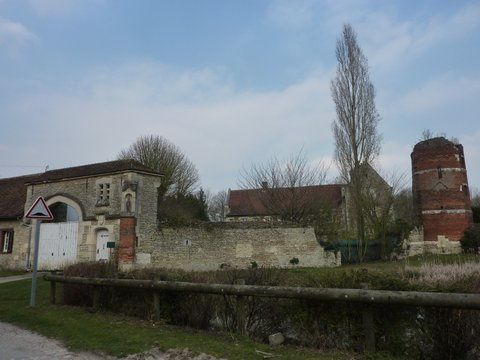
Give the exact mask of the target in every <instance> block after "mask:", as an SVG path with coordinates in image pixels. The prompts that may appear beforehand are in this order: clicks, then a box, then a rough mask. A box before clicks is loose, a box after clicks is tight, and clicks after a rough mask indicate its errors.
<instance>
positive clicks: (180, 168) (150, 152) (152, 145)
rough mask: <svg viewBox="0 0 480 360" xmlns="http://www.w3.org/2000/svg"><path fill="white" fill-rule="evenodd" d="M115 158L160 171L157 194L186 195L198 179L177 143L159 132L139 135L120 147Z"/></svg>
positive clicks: (195, 170)
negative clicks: (133, 161) (134, 139)
mask: <svg viewBox="0 0 480 360" xmlns="http://www.w3.org/2000/svg"><path fill="white" fill-rule="evenodd" d="M117 158H118V159H134V160H137V161H139V162H141V163H142V164H143V165H145V166H147V167H149V168H150V169H152V170H155V171H158V172H159V173H161V174H163V178H162V183H161V185H160V189H159V193H160V196H164V195H165V194H181V195H186V194H188V193H191V192H192V191H193V190H195V188H196V186H197V185H198V182H199V175H198V170H197V168H196V167H195V165H194V164H193V163H192V162H191V161H190V160H189V159H188V158H187V157H186V155H185V154H184V153H183V151H182V150H181V149H180V148H179V147H178V146H176V145H175V144H173V143H171V142H170V141H168V140H167V139H165V138H164V137H162V136H158V135H146V136H141V137H139V138H138V139H137V140H136V141H135V142H134V143H133V144H132V145H130V146H129V147H128V148H126V149H124V150H122V151H121V152H120V153H119V154H118V156H117Z"/></svg>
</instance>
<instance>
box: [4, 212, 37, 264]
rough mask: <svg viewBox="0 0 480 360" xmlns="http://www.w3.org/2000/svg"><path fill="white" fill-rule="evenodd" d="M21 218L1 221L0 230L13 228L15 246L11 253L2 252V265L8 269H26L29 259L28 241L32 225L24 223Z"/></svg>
mask: <svg viewBox="0 0 480 360" xmlns="http://www.w3.org/2000/svg"><path fill="white" fill-rule="evenodd" d="M22 224H23V222H22V221H21V220H17V221H15V220H14V221H0V230H10V229H13V231H14V235H13V247H12V252H11V253H10V254H3V253H0V267H4V268H8V269H25V268H26V267H27V260H28V253H29V249H28V241H25V239H28V238H29V235H30V227H26V226H23V225H22Z"/></svg>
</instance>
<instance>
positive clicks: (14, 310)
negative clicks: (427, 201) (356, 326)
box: [0, 255, 479, 359]
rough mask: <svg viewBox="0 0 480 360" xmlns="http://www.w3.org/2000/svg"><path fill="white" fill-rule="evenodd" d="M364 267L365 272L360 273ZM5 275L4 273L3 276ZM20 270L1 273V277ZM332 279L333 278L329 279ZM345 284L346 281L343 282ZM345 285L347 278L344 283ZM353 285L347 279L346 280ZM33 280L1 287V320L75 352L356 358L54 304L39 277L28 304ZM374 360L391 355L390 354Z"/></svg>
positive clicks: (391, 267) (332, 272) (298, 273)
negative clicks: (160, 351)
mask: <svg viewBox="0 0 480 360" xmlns="http://www.w3.org/2000/svg"><path fill="white" fill-rule="evenodd" d="M478 259H479V257H478V256H475V255H471V256H470V255H441V256H438V255H437V256H433V255H429V256H421V257H414V258H410V259H408V260H404V261H397V262H373V263H366V264H358V265H344V266H341V267H337V268H294V269H288V270H282V271H285V273H286V275H287V276H285V280H286V285H299V284H302V280H305V279H306V278H311V279H314V280H318V281H319V283H320V282H325V284H336V280H335V279H336V278H338V279H349V278H351V277H352V276H357V275H355V274H358V273H362V272H363V269H366V271H367V272H368V273H372V274H373V273H379V274H383V275H387V274H392V275H394V276H391V277H392V278H396V276H395V274H396V273H398V272H401V271H402V270H403V268H404V267H405V266H420V265H422V264H425V263H463V262H466V261H479V260H478ZM359 270H360V271H359ZM3 274H5V275H3ZM7 274H8V275H13V274H18V272H10V273H7V272H5V271H2V272H0V276H2V275H3V276H7ZM327 280H328V281H327ZM340 283H341V282H340ZM344 283H345V282H344ZM346 283H347V284H348V282H346ZM29 294H30V280H22V281H18V282H11V283H6V284H1V285H0V321H4V322H9V323H13V324H17V325H19V326H22V327H25V328H28V329H31V330H33V331H36V332H38V333H40V334H43V335H46V336H48V337H52V338H56V339H58V340H60V341H62V342H63V343H65V344H66V345H67V346H68V347H69V348H70V349H72V350H79V351H81V350H83V351H93V352H96V353H105V354H110V355H115V356H123V355H126V354H131V353H138V352H143V351H146V350H148V349H150V348H152V347H155V346H158V347H160V348H161V349H164V350H167V349H172V348H189V349H190V350H192V351H195V352H205V353H207V354H210V355H213V356H216V357H224V358H228V359H261V358H262V356H260V355H259V354H258V353H256V352H255V350H260V351H264V352H268V353H273V354H277V355H281V358H282V359H356V358H361V357H360V355H358V354H353V353H350V352H339V351H335V352H327V353H326V352H319V351H315V350H308V349H304V348H294V347H291V346H280V347H270V346H268V345H265V344H260V343H256V342H253V341H251V340H249V339H247V338H246V337H242V336H238V335H234V334H222V333H213V332H204V331H198V330H193V329H189V328H183V327H176V326H169V325H164V324H160V323H152V322H148V321H143V320H138V319H132V318H128V317H125V316H121V315H115V314H111V313H105V312H100V313H92V312H90V311H89V309H85V308H80V307H69V306H58V305H57V306H51V305H50V304H49V303H48V296H49V289H48V283H46V282H45V281H43V280H40V281H39V289H38V298H37V303H38V306H37V307H36V308H35V309H32V308H29V307H28V300H29ZM368 358H369V359H373V358H379V359H380V358H381V359H392V358H391V357H389V356H386V355H383V356H382V355H379V356H378V357H371V356H370V357H368Z"/></svg>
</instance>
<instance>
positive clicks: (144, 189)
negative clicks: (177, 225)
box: [0, 172, 160, 268]
mask: <svg viewBox="0 0 480 360" xmlns="http://www.w3.org/2000/svg"><path fill="white" fill-rule="evenodd" d="M101 183H109V184H110V198H109V202H108V204H105V203H98V199H99V194H98V185H99V184H101ZM132 184H133V185H132ZM159 185H160V179H159V177H158V176H153V175H148V174H141V173H135V172H124V173H120V174H111V175H108V176H96V177H95V176H94V177H88V178H77V179H68V180H64V181H56V182H51V183H41V184H30V185H29V186H28V187H27V199H26V202H25V210H27V209H28V208H29V206H30V205H31V204H32V203H33V201H34V200H35V199H36V198H37V197H38V196H43V197H44V198H45V199H46V200H47V204H48V205H52V204H54V203H55V202H57V201H61V202H65V203H67V204H68V205H71V206H73V207H74V208H75V209H76V210H77V212H78V213H79V215H80V221H79V225H78V226H79V228H78V242H77V244H78V248H77V260H78V261H92V260H95V257H96V242H97V233H98V231H99V230H108V232H109V235H110V241H114V242H115V243H117V244H118V243H119V240H120V237H121V224H120V222H121V220H122V219H124V218H126V219H134V217H136V218H137V221H136V222H134V223H133V226H134V228H131V229H129V230H128V231H129V233H130V238H129V240H128V243H129V244H130V245H131V254H130V256H127V255H125V256H124V257H123V258H122V259H121V260H122V261H123V262H125V261H126V262H128V261H129V262H130V264H131V263H132V262H133V252H134V247H135V242H136V234H141V236H139V237H142V238H145V237H148V238H150V237H151V234H153V233H155V231H156V230H155V229H156V216H157V215H156V214H157V209H156V205H157V200H156V199H157V197H156V191H157V188H158V186H159ZM127 195H130V196H131V199H132V204H131V207H130V211H127V208H126V203H125V197H126V196H127ZM127 222H128V221H127ZM22 223H23V222H22V221H21V220H19V221H13V222H7V221H1V222H0V228H2V229H9V228H14V231H15V235H14V243H13V249H12V254H0V266H5V267H8V268H25V267H26V266H27V258H28V247H29V244H33V239H34V229H33V228H34V226H33V225H30V226H28V227H27V226H23V225H22ZM135 224H136V228H135ZM25 225H26V224H25ZM131 225H132V224H131V221H130V223H129V226H130V227H131ZM124 227H125V224H124ZM124 230H125V229H124ZM134 230H136V234H135V231H134ZM123 253H124V254H126V252H125V251H124V252H123ZM29 254H30V262H31V260H32V259H33V250H32V251H30V253H29Z"/></svg>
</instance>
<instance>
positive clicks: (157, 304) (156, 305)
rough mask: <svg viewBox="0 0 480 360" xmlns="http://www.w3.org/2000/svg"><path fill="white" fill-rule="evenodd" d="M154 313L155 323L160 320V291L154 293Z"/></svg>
mask: <svg viewBox="0 0 480 360" xmlns="http://www.w3.org/2000/svg"><path fill="white" fill-rule="evenodd" d="M153 313H154V315H155V321H159V320H160V293H159V292H158V291H154V292H153Z"/></svg>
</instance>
